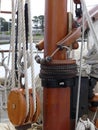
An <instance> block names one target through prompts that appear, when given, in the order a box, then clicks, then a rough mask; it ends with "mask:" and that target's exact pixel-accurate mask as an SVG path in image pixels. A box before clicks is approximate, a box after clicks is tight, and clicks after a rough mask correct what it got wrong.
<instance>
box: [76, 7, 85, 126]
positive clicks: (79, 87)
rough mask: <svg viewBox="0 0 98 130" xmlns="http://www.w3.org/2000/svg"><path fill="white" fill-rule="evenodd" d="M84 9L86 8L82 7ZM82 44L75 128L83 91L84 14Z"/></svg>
mask: <svg viewBox="0 0 98 130" xmlns="http://www.w3.org/2000/svg"><path fill="white" fill-rule="evenodd" d="M82 9H84V6H83V5H82ZM82 24H83V27H82V42H81V51H80V70H79V82H78V92H77V105H76V120H75V128H76V126H77V121H78V114H79V99H80V89H81V74H82V52H83V44H84V13H83V19H82Z"/></svg>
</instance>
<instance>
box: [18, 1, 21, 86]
mask: <svg viewBox="0 0 98 130" xmlns="http://www.w3.org/2000/svg"><path fill="white" fill-rule="evenodd" d="M17 13H18V47H17V48H18V58H19V56H20V54H21V44H22V20H21V15H22V14H21V13H22V3H21V2H20V1H18V11H17ZM20 69H21V68H20V66H19V63H18V88H20V76H21V70H20Z"/></svg>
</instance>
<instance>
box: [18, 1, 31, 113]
mask: <svg viewBox="0 0 98 130" xmlns="http://www.w3.org/2000/svg"><path fill="white" fill-rule="evenodd" d="M19 1H20V0H19ZM20 2H21V3H22V9H21V10H22V12H21V13H22V15H21V20H22V31H23V33H22V42H23V50H24V51H23V55H24V74H25V91H26V103H27V114H28V112H29V88H28V73H27V50H26V36H25V19H24V4H25V2H24V1H23V0H21V1H20Z"/></svg>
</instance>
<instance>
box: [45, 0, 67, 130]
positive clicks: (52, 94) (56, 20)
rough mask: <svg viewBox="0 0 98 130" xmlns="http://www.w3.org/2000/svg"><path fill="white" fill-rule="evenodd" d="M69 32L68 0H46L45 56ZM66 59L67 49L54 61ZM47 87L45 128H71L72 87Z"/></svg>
mask: <svg viewBox="0 0 98 130" xmlns="http://www.w3.org/2000/svg"><path fill="white" fill-rule="evenodd" d="M66 34H67V0H62V1H60V0H46V1H45V37H44V40H45V43H44V51H45V53H44V56H45V57H46V56H48V55H51V54H52V52H53V51H54V50H55V49H56V48H57V45H56V43H57V42H58V41H59V40H60V39H62V38H63V37H64V36H65V35H66ZM64 59H66V55H65V51H62V52H58V53H57V54H55V56H54V57H53V61H55V60H57V61H58V62H59V61H62V60H64ZM52 87H53V86H50V88H47V86H44V90H43V109H44V117H43V118H44V119H43V120H44V121H43V130H70V88H69V86H66V87H65V88H58V87H59V86H58V87H57V88H52Z"/></svg>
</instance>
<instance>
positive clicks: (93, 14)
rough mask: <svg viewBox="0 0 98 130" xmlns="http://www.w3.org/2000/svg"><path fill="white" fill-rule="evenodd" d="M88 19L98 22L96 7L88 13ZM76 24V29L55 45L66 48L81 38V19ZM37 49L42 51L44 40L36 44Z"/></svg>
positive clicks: (86, 25) (97, 7)
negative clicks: (77, 25)
mask: <svg viewBox="0 0 98 130" xmlns="http://www.w3.org/2000/svg"><path fill="white" fill-rule="evenodd" d="M89 14H90V17H91V18H92V19H94V21H96V20H98V5H97V6H95V7H94V8H92V9H91V10H90V11H89ZM76 22H77V23H78V24H80V26H79V27H77V28H73V29H72V31H70V33H68V34H67V35H65V36H64V38H62V39H61V40H59V41H58V42H57V43H56V44H57V46H58V45H62V44H63V45H66V46H70V45H71V44H73V43H74V42H75V41H76V40H77V39H78V38H79V37H80V36H81V27H82V25H81V23H82V18H80V19H78V20H77V21H76ZM87 28H88V23H87V20H86V19H85V30H86V29H87ZM37 48H38V50H42V49H44V40H42V41H40V42H39V43H38V44H37Z"/></svg>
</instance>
